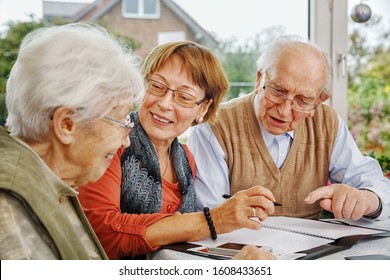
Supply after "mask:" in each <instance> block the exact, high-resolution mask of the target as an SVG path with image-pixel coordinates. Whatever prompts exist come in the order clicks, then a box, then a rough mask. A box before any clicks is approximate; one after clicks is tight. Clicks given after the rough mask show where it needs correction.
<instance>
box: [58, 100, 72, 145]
mask: <svg viewBox="0 0 390 280" xmlns="http://www.w3.org/2000/svg"><path fill="white" fill-rule="evenodd" d="M74 113H75V111H74V110H73V109H70V108H66V107H60V108H58V109H57V110H55V112H54V114H53V117H52V125H53V133H54V135H55V136H56V137H57V139H58V140H59V141H60V142H61V143H63V144H64V145H69V144H70V143H71V142H72V140H73V137H74V133H75V129H76V128H75V123H74V122H73V116H74Z"/></svg>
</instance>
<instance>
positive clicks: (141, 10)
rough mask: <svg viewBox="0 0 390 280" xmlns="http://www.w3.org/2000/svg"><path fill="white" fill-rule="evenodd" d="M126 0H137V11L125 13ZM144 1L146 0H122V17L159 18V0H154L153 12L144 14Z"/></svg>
mask: <svg viewBox="0 0 390 280" xmlns="http://www.w3.org/2000/svg"><path fill="white" fill-rule="evenodd" d="M127 1H138V12H137V13H127V12H126V2H127ZM145 1H146V0H122V16H123V17H124V18H138V19H159V18H160V0H154V3H155V6H156V13H155V14H146V13H145Z"/></svg>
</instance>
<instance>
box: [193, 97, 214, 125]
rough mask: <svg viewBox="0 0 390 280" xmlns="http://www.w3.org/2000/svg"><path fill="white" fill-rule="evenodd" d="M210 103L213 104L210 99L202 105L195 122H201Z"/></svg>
mask: <svg viewBox="0 0 390 280" xmlns="http://www.w3.org/2000/svg"><path fill="white" fill-rule="evenodd" d="M212 103H213V100H212V99H210V100H208V101H207V102H203V103H202V108H201V109H200V112H199V114H198V116H197V117H196V118H195V121H196V122H197V123H201V122H203V118H204V116H205V115H206V114H207V112H208V110H209V107H210V105H211V104H212Z"/></svg>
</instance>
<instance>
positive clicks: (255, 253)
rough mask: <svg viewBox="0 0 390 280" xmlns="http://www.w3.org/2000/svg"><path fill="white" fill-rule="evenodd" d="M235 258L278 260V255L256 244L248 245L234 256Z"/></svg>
mask: <svg viewBox="0 0 390 280" xmlns="http://www.w3.org/2000/svg"><path fill="white" fill-rule="evenodd" d="M233 260H276V257H275V256H274V255H272V254H271V253H268V252H265V251H264V250H262V249H260V248H257V247H256V246H254V245H246V246H245V247H244V248H242V249H241V250H240V252H238V253H237V254H236V255H235V256H234V257H233Z"/></svg>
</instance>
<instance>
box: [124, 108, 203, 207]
mask: <svg viewBox="0 0 390 280" xmlns="http://www.w3.org/2000/svg"><path fill="white" fill-rule="evenodd" d="M130 116H131V119H132V120H133V121H134V123H135V126H134V129H133V131H132V133H131V135H130V141H131V145H130V147H128V148H126V149H125V151H124V153H123V155H122V158H121V166H122V186H121V201H120V206H121V211H122V212H126V213H132V214H142V213H144V214H146V213H159V212H160V209H161V206H162V187H161V176H160V164H159V161H158V158H157V154H156V151H155V149H154V147H153V145H152V143H151V141H150V139H149V137H148V136H147V134H146V132H145V130H144V129H143V127H142V125H141V124H140V122H139V117H138V112H133V113H131V114H130ZM171 154H172V157H173V164H174V167H175V171H176V177H177V179H178V182H179V188H180V191H181V198H182V204H181V207H180V212H181V213H185V212H187V213H188V212H194V211H195V188H194V179H193V175H192V171H191V167H190V164H189V162H188V158H187V154H186V152H185V150H184V148H183V146H182V145H181V144H180V143H179V141H178V139H177V138H175V140H174V141H173V142H172V144H171Z"/></svg>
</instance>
